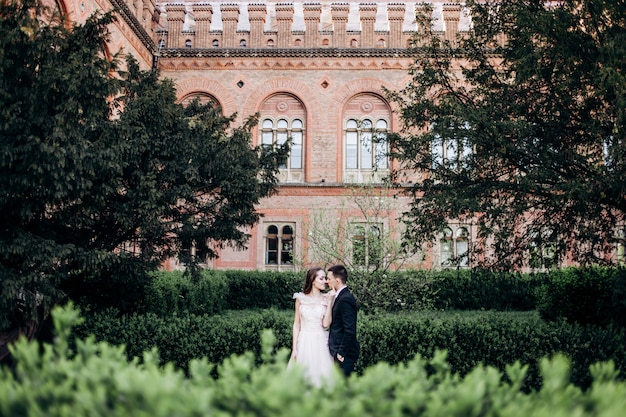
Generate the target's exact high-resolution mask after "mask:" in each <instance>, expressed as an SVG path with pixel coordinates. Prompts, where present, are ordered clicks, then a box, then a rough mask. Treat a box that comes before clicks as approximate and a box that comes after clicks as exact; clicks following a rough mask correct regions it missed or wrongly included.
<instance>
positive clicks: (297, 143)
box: [259, 94, 306, 182]
mask: <svg viewBox="0 0 626 417" xmlns="http://www.w3.org/2000/svg"><path fill="white" fill-rule="evenodd" d="M261 117H262V118H261V120H262V122H261V131H260V133H259V140H260V142H261V145H263V146H266V147H272V146H278V145H283V144H285V143H287V141H290V148H289V156H288V157H287V160H286V161H285V163H284V164H283V165H282V166H281V167H280V172H279V180H280V181H281V182H303V181H304V156H305V155H304V149H305V138H306V129H305V120H306V110H305V108H304V106H303V105H302V103H301V102H300V100H298V99H296V98H295V97H293V96H291V95H289V94H275V95H273V96H271V97H269V98H268V99H267V100H265V102H264V103H263V104H262V105H261Z"/></svg>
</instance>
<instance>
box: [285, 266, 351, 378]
mask: <svg viewBox="0 0 626 417" xmlns="http://www.w3.org/2000/svg"><path fill="white" fill-rule="evenodd" d="M347 280H348V271H347V270H346V268H345V267H344V266H343V265H334V266H332V267H330V268H328V273H325V272H324V270H323V269H322V268H311V269H309V271H308V272H307V275H306V280H305V283H304V289H303V292H299V293H296V294H294V295H293V298H294V299H295V300H296V309H295V317H294V321H293V342H292V351H291V359H290V360H289V366H293V364H298V365H299V366H302V368H303V369H304V372H305V375H306V377H307V378H308V379H309V381H310V382H311V383H312V384H313V385H316V386H320V385H321V384H322V383H323V382H324V381H325V380H328V379H329V378H330V377H331V376H332V375H333V367H334V366H335V364H336V365H337V366H339V368H340V369H341V370H342V372H343V373H344V375H346V376H349V375H350V374H351V373H352V371H353V370H354V365H355V363H356V361H357V359H358V357H359V349H360V348H359V342H358V341H357V339H356V320H357V306H356V300H355V299H354V297H353V296H352V294H351V293H350V290H349V289H348V287H347V285H346V284H347ZM327 284H328V285H329V286H330V288H331V290H330V291H329V292H328V293H325V292H324V291H325V290H326V285H327Z"/></svg>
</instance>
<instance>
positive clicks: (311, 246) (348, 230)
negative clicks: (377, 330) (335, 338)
mask: <svg viewBox="0 0 626 417" xmlns="http://www.w3.org/2000/svg"><path fill="white" fill-rule="evenodd" d="M400 213H401V205H400V202H399V200H398V199H397V196H396V190H394V189H393V188H392V187H391V186H390V185H389V184H385V185H383V186H380V185H355V186H353V187H350V188H348V189H347V190H346V193H345V198H344V200H343V202H342V204H341V205H340V206H339V207H333V208H329V207H312V209H311V217H310V219H309V221H308V223H307V224H306V229H307V234H306V236H305V238H304V240H305V242H306V245H307V246H308V252H307V255H308V259H307V262H306V264H308V265H311V264H313V265H322V266H330V265H333V264H343V265H345V266H346V268H347V269H348V271H349V274H350V287H351V289H352V291H353V292H354V294H355V297H357V300H358V302H359V305H360V307H361V308H363V309H364V310H365V311H372V310H375V309H376V308H380V307H382V306H385V307H388V308H389V307H390V305H393V306H394V307H397V305H396V304H398V303H397V302H396V300H397V297H391V296H390V291H391V290H390V288H391V287H393V284H392V283H390V282H388V279H387V277H388V274H390V272H391V271H393V270H398V269H402V268H403V267H406V266H407V265H409V266H410V267H416V266H418V265H419V264H420V263H421V261H422V254H421V253H420V254H417V255H415V254H412V253H410V252H408V251H407V250H406V246H405V245H403V241H402V237H401V236H402V229H403V226H402V224H401V223H398V215H399V214H400ZM304 263H305V262H301V264H304ZM410 285H413V289H414V290H415V291H414V292H415V293H416V294H422V297H423V299H420V302H421V304H424V305H425V304H426V298H427V297H429V296H430V292H428V291H426V286H427V283H425V282H424V283H418V282H416V281H413V282H411V284H410ZM407 292H409V291H407ZM429 301H430V300H429ZM411 308H415V305H411Z"/></svg>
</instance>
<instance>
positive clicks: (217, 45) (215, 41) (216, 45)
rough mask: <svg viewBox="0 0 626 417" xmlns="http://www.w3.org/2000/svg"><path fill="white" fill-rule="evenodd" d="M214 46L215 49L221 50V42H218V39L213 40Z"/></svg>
mask: <svg viewBox="0 0 626 417" xmlns="http://www.w3.org/2000/svg"><path fill="white" fill-rule="evenodd" d="M212 45H213V48H219V46H220V41H219V40H217V39H213V43H212Z"/></svg>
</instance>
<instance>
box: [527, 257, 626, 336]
mask: <svg viewBox="0 0 626 417" xmlns="http://www.w3.org/2000/svg"><path fill="white" fill-rule="evenodd" d="M537 300H538V301H537V310H538V311H539V313H540V314H541V317H543V318H544V319H546V320H556V319H558V318H561V317H562V318H564V319H565V320H567V321H569V322H572V323H580V324H593V325H600V326H607V325H610V324H617V325H619V326H622V327H623V326H625V325H626V315H625V313H626V270H625V269H614V268H601V267H589V268H567V269H562V270H558V271H552V272H550V273H549V276H548V279H547V280H546V281H545V282H544V284H543V285H542V286H541V287H540V288H539V289H538V290H537Z"/></svg>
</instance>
